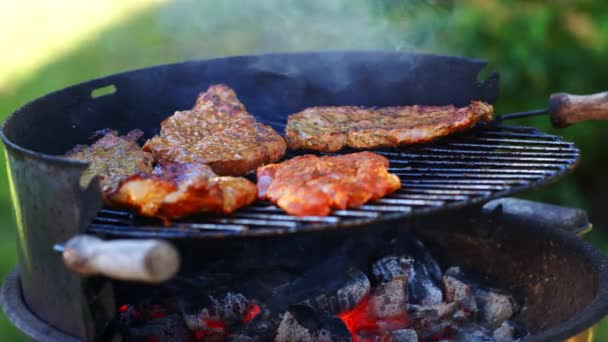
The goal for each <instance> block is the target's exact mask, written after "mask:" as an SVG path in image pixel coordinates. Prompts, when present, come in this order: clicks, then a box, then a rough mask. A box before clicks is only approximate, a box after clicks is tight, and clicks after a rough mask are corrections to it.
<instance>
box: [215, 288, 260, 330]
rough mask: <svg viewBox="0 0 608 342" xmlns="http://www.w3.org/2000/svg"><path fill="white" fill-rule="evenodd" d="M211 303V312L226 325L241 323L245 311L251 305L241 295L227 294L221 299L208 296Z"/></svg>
mask: <svg viewBox="0 0 608 342" xmlns="http://www.w3.org/2000/svg"><path fill="white" fill-rule="evenodd" d="M209 298H210V299H211V302H212V303H213V312H214V313H215V315H216V316H219V317H220V318H221V319H222V321H224V322H226V324H228V325H233V324H238V323H241V322H242V321H243V318H244V317H245V314H246V313H247V309H248V308H249V306H250V305H251V303H250V302H249V300H248V299H247V298H245V296H243V295H242V294H235V293H232V292H228V293H227V294H226V296H225V297H224V298H223V299H219V300H218V299H216V298H214V297H212V296H209Z"/></svg>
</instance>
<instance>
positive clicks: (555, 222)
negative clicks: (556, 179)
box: [482, 198, 591, 236]
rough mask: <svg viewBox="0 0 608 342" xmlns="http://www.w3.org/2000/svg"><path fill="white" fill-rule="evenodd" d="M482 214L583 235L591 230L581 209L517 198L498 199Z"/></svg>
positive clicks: (516, 222)
mask: <svg viewBox="0 0 608 342" xmlns="http://www.w3.org/2000/svg"><path fill="white" fill-rule="evenodd" d="M482 210H483V213H484V214H486V215H489V216H494V215H499V216H500V218H501V219H502V220H506V221H509V222H512V223H514V224H518V225H522V226H525V225H533V226H543V227H547V228H551V229H559V230H564V231H567V232H570V233H574V234H576V235H579V236H580V235H583V234H585V233H586V232H588V231H589V230H590V229H591V223H590V222H589V219H588V217H587V213H586V212H585V211H584V210H582V209H575V208H568V207H564V206H560V205H555V204H549V203H542V202H535V201H529V200H525V199H519V198H500V199H497V200H493V201H490V202H488V203H486V204H485V205H484V206H483V209H482Z"/></svg>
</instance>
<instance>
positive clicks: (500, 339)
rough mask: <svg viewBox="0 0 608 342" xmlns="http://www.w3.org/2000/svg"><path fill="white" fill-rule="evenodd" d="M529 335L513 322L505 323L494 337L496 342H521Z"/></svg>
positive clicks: (493, 334)
mask: <svg viewBox="0 0 608 342" xmlns="http://www.w3.org/2000/svg"><path fill="white" fill-rule="evenodd" d="M527 335H528V332H527V331H526V329H524V328H523V327H522V326H521V325H519V324H517V323H515V322H513V321H504V322H502V324H501V325H500V327H498V328H497V329H496V330H494V333H492V337H494V340H496V342H515V341H520V340H522V339H523V338H524V337H526V336H527Z"/></svg>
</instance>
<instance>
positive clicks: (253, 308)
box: [243, 304, 262, 324]
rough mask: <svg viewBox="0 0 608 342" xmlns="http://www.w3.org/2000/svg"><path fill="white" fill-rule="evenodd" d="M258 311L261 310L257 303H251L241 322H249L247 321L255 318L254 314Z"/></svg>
mask: <svg viewBox="0 0 608 342" xmlns="http://www.w3.org/2000/svg"><path fill="white" fill-rule="evenodd" d="M260 311H262V310H261V309H260V306H259V305H258V304H252V305H251V306H250V307H249V310H248V311H247V313H245V316H244V317H243V324H246V323H249V321H251V320H252V319H254V318H255V316H257V315H258V314H259V313H260Z"/></svg>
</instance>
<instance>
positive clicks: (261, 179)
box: [258, 152, 401, 216]
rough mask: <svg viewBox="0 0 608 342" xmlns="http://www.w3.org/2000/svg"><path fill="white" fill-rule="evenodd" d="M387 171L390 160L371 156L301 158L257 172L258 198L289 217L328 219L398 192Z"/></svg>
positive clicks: (396, 185)
mask: <svg viewBox="0 0 608 342" xmlns="http://www.w3.org/2000/svg"><path fill="white" fill-rule="evenodd" d="M387 169H388V160H387V159H386V158H384V157H383V156H380V155H378V154H375V153H371V152H359V153H352V154H346V155H340V156H335V157H334V156H325V157H317V156H314V155H304V156H299V157H295V158H292V159H289V160H287V161H285V162H283V163H280V164H271V165H266V166H263V167H260V168H258V196H259V197H260V198H262V199H268V200H270V201H271V202H273V203H275V204H277V205H278V206H279V207H281V208H283V210H285V211H286V212H287V213H288V214H290V215H295V216H306V215H316V216H323V215H328V214H329V212H330V211H331V209H333V208H337V209H345V208H349V207H357V206H360V205H362V204H364V203H365V202H367V201H370V200H373V199H377V198H380V197H383V196H385V195H386V194H389V193H391V192H393V191H395V190H397V189H399V188H400V187H401V182H400V181H399V178H398V177H397V176H396V175H393V174H390V173H388V170H387Z"/></svg>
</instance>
